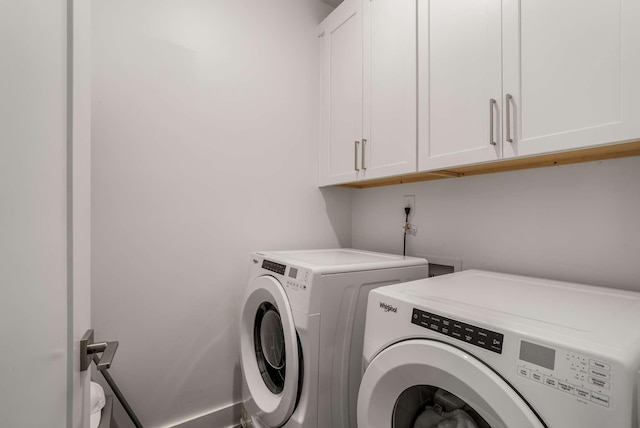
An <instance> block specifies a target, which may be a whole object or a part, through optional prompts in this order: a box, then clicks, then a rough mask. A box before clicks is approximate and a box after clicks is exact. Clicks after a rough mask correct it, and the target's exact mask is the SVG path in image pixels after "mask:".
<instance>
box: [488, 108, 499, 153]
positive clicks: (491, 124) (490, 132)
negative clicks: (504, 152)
mask: <svg viewBox="0 0 640 428" xmlns="http://www.w3.org/2000/svg"><path fill="white" fill-rule="evenodd" d="M496 104H497V101H496V100H494V99H493V98H491V99H490V100H489V142H490V143H491V145H492V146H495V145H496V142H495V141H494V139H493V122H494V120H493V110H494V106H495V105H496Z"/></svg>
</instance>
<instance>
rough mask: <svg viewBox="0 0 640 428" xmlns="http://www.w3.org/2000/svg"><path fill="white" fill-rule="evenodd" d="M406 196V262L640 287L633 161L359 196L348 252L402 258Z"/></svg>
mask: <svg viewBox="0 0 640 428" xmlns="http://www.w3.org/2000/svg"><path fill="white" fill-rule="evenodd" d="M409 194H415V195H416V210H415V217H414V218H413V219H411V218H410V221H411V222H412V223H415V224H417V225H418V235H417V236H416V237H413V236H408V239H407V243H408V244H407V247H408V251H407V254H409V255H432V256H439V257H448V258H455V259H461V260H462V268H463V269H468V268H481V269H489V270H495V271H500V272H509V273H517V274H525V275H532V276H539V277H546V278H553V279H560V280H568V281H575V282H582V283H587V284H594V285H601V286H609V287H618V288H626V289H632V290H640V259H639V256H640V223H639V219H640V157H633V158H626V159H616V160H607V161H602V162H592V163H587V164H578V165H567V166H559V167H552V168H543V169H536V170H527V171H514V172H507V173H500V174H492V175H483V176H475V177H464V178H455V179H445V180H438V181H431V182H423V183H415V184H405V185H397V186H389V187H380V188H374V189H365V190H360V191H356V192H354V194H353V202H352V203H353V224H352V231H353V234H352V244H353V246H354V247H356V248H362V249H368V250H377V251H387V252H394V253H401V252H402V233H401V228H402V224H403V222H404V212H403V210H402V208H403V202H402V199H403V198H402V197H403V195H409Z"/></svg>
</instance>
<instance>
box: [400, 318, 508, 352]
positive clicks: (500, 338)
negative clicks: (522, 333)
mask: <svg viewBox="0 0 640 428" xmlns="http://www.w3.org/2000/svg"><path fill="white" fill-rule="evenodd" d="M411 323H412V324H415V325H419V326H421V327H424V328H428V329H429V330H433V331H437V332H439V333H442V334H444V335H446V336H449V337H452V338H454V339H458V340H460V341H462V342H466V343H470V344H472V345H475V346H478V347H480V348H483V349H487V350H489V351H492V352H496V353H498V354H501V353H502V344H503V343H504V335H503V334H502V333H498V332H496V331H491V330H487V329H486V328H482V327H478V326H476V325H472V324H467V323H465V322H462V321H458V320H454V319H451V318H447V317H443V316H442V315H438V314H434V313H431V312H426V311H422V310H420V309H416V308H414V309H413V314H412V316H411Z"/></svg>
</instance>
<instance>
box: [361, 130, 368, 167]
mask: <svg viewBox="0 0 640 428" xmlns="http://www.w3.org/2000/svg"><path fill="white" fill-rule="evenodd" d="M366 148H367V140H365V139H364V138H363V139H362V169H367V167H366V166H364V160H365V157H364V152H365V149H366Z"/></svg>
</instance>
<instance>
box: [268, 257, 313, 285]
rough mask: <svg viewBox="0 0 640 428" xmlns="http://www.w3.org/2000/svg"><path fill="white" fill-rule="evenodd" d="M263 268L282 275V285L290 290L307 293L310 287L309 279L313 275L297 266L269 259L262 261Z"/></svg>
mask: <svg viewBox="0 0 640 428" xmlns="http://www.w3.org/2000/svg"><path fill="white" fill-rule="evenodd" d="M262 268H263V269H266V270H268V271H271V272H274V273H276V274H278V275H282V279H281V281H282V284H283V285H284V286H285V287H286V288H287V289H288V290H293V291H306V290H307V288H308V287H309V278H310V276H311V275H310V273H309V271H307V270H304V269H302V268H299V267H295V266H287V265H283V264H281V263H277V262H273V261H271V260H267V259H264V260H263V261H262Z"/></svg>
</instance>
